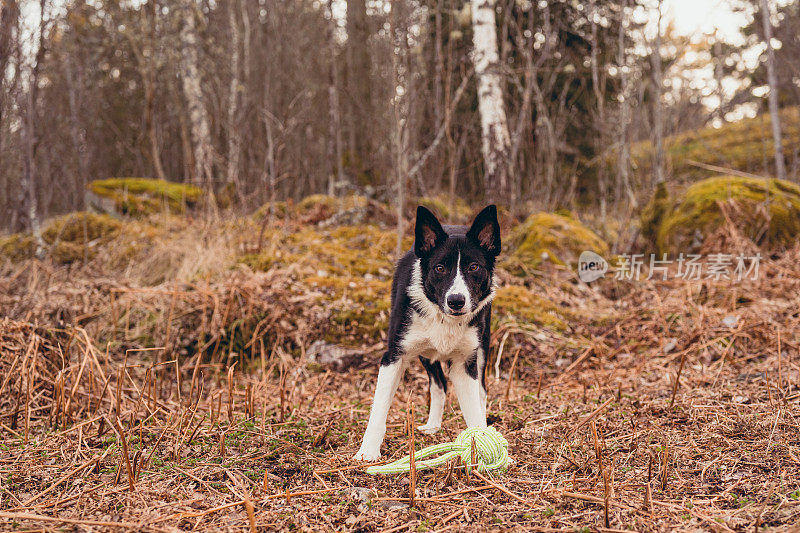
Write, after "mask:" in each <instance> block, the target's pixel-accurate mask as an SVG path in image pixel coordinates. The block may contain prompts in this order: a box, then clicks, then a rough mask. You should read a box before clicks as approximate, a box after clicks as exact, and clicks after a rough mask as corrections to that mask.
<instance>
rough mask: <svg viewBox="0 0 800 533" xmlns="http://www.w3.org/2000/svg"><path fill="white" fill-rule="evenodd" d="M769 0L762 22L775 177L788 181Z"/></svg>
mask: <svg viewBox="0 0 800 533" xmlns="http://www.w3.org/2000/svg"><path fill="white" fill-rule="evenodd" d="M771 13H772V11H771V10H770V7H769V0H761V20H762V22H763V24H764V41H765V42H766V44H767V83H769V115H770V121H771V122H772V142H773V143H774V144H775V176H776V177H777V178H778V179H781V180H785V179H786V166H785V164H784V160H783V142H782V138H781V117H780V115H779V112H778V77H777V75H776V73H775V50H773V48H772V22H771V21H770V14H771Z"/></svg>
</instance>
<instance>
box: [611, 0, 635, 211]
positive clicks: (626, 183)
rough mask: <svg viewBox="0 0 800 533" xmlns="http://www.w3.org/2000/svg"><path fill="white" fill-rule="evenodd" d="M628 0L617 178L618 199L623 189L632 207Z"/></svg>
mask: <svg viewBox="0 0 800 533" xmlns="http://www.w3.org/2000/svg"><path fill="white" fill-rule="evenodd" d="M626 7H627V2H624V3H623V4H622V5H620V8H619V17H620V20H619V31H618V33H617V68H618V69H619V79H620V93H619V96H620V101H619V139H618V144H619V150H618V151H617V152H618V153H617V179H616V193H615V198H616V201H617V202H619V201H620V200H621V198H622V189H624V190H625V193H626V194H627V196H628V202H629V203H630V205H631V206H632V207H634V208H635V207H637V204H638V202H637V201H636V195H635V194H634V192H633V189H632V188H631V151H630V138H629V134H630V123H631V105H630V99H631V98H632V95H631V90H630V66H629V65H628V55H627V53H626V49H625V30H626V22H627V18H626V14H625V10H626Z"/></svg>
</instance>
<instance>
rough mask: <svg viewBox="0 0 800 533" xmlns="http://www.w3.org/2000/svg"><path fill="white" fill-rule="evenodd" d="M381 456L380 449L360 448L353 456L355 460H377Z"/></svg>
mask: <svg viewBox="0 0 800 533" xmlns="http://www.w3.org/2000/svg"><path fill="white" fill-rule="evenodd" d="M380 458H381V451H380V449H377V450H376V449H370V448H364V447H363V446H362V447H361V448H359V450H358V453H356V454H355V455H354V456H353V460H354V461H377V460H378V459H380Z"/></svg>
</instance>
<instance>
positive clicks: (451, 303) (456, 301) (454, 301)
mask: <svg viewBox="0 0 800 533" xmlns="http://www.w3.org/2000/svg"><path fill="white" fill-rule="evenodd" d="M465 303H467V299H466V298H465V297H464V295H463V294H451V295H450V296H448V297H447V305H448V307H450V309H454V310H456V311H458V310H460V309H461V308H462V307H464V304H465Z"/></svg>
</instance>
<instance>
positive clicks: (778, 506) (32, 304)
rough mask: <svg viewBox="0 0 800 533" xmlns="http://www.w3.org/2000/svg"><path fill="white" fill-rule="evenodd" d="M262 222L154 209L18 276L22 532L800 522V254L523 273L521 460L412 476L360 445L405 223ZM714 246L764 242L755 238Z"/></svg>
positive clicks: (517, 310) (3, 460)
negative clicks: (381, 469)
mask: <svg viewBox="0 0 800 533" xmlns="http://www.w3.org/2000/svg"><path fill="white" fill-rule="evenodd" d="M128 228H132V229H128ZM260 229H261V227H260V221H258V220H242V219H231V220H223V221H216V222H215V223H213V224H211V223H207V222H205V221H203V220H195V221H190V220H184V219H177V218H173V217H161V218H158V217H156V218H154V219H149V220H146V221H136V222H126V223H125V224H124V225H123V228H122V229H121V230H120V233H119V234H117V235H116V236H115V238H114V239H112V240H110V241H108V242H106V243H104V245H103V246H102V248H101V249H98V250H95V253H93V254H91V256H87V257H86V258H85V259H86V260H85V261H83V262H76V263H73V264H71V265H59V264H57V263H56V262H54V261H53V260H52V259H51V258H48V259H45V260H43V261H39V260H25V261H23V262H17V263H13V264H12V263H7V264H6V265H5V266H3V267H2V276H0V308H1V309H2V310H3V314H4V315H6V317H7V318H3V319H0V320H1V321H0V435H1V436H2V440H1V441H0V448H1V449H2V451H0V509H2V510H1V511H0V529H4V530H12V529H16V530H28V529H35V528H45V529H50V528H67V529H75V530H81V531H83V530H94V531H99V530H118V529H129V530H153V531H162V530H164V531H166V530H170V531H172V530H176V529H178V530H192V529H195V530H209V529H212V530H243V529H244V530H248V529H300V530H319V529H325V530H337V531H339V530H359V531H372V530H391V531H441V530H448V529H450V530H454V531H457V530H463V529H470V530H496V529H519V530H545V531H576V530H577V531H580V530H647V531H665V530H676V529H677V530H715V531H729V530H753V529H754V528H757V529H781V528H787V529H788V528H789V527H790V526H791V525H792V524H794V523H796V522H798V520H800V501H799V500H800V464H798V462H799V461H800V437H799V436H798V435H800V426H799V425H798V415H800V412H798V401H800V367H799V366H798V364H799V363H800V359H799V358H800V353H799V352H800V346H798V338H799V337H798V333H799V332H800V318H799V315H798V310H799V309H800V275H798V269H797V262H798V261H799V260H800V251H798V250H793V251H789V252H786V253H784V254H783V255H781V256H780V257H777V256H776V257H770V258H765V259H764V260H763V261H762V264H761V273H760V274H761V275H760V278H759V279H758V280H755V281H744V282H742V283H735V282H713V281H710V280H704V281H696V282H686V281H663V282H662V281H659V282H650V281H640V282H623V281H616V280H613V279H606V280H602V281H600V282H599V283H598V284H596V285H595V284H593V285H592V286H591V287H587V286H585V285H583V284H580V283H578V282H577V281H576V279H575V275H574V273H572V272H571V271H570V270H569V269H568V268H565V267H562V266H559V265H557V264H554V263H550V264H546V265H540V266H539V268H538V269H537V270H535V271H530V272H528V273H527V275H526V277H519V276H514V275H512V274H510V273H508V272H505V271H501V273H500V275H501V278H502V280H503V290H502V291H501V297H499V298H498V305H497V306H496V307H497V309H496V312H495V328H494V332H493V336H494V337H493V338H494V340H493V349H492V353H491V355H490V368H489V370H488V372H487V373H488V376H487V383H488V385H489V408H488V411H489V414H490V419H491V421H492V423H493V424H494V425H495V427H497V428H498V429H499V430H500V432H501V433H502V434H503V435H504V436H505V437H506V438H507V439H508V440H509V442H510V451H511V455H512V457H513V458H514V461H515V462H514V464H513V465H512V466H511V468H510V470H509V471H508V472H507V473H505V474H502V475H498V476H496V477H494V478H491V479H490V478H486V479H483V478H479V477H477V476H474V475H473V476H472V477H466V476H465V475H463V474H462V473H461V472H460V469H459V468H458V466H457V465H452V466H451V467H443V468H439V469H437V470H434V471H420V472H418V473H417V474H416V478H415V479H414V483H413V485H412V483H411V480H410V479H409V476H408V475H405V476H403V475H399V476H378V477H374V476H370V475H368V474H366V473H364V467H363V465H361V464H356V463H354V462H352V461H351V459H350V458H351V456H352V455H353V453H354V452H355V450H356V448H357V446H358V443H359V438H360V436H361V432H362V431H363V429H364V426H365V424H366V418H367V414H368V409H369V404H370V401H371V395H372V392H373V386H374V379H375V376H376V374H377V367H376V365H375V361H376V360H377V357H378V355H379V353H380V351H381V350H382V346H383V334H384V333H383V330H384V328H385V321H386V319H387V315H386V313H387V310H386V305H387V304H388V286H389V282H390V278H391V260H392V253H393V252H392V250H393V249H394V245H395V241H394V236H393V233H392V231H391V230H390V229H385V228H380V227H377V226H344V227H342V226H337V227H332V228H325V227H324V224H321V225H316V226H310V225H305V224H304V225H299V224H297V223H295V222H292V221H291V220H289V219H282V218H280V217H278V218H276V219H275V220H274V222H273V224H272V225H270V226H269V227H268V228H267V229H266V230H265V231H264V232H263V233H262V234H261V236H260V237H259V232H260ZM364 236H366V237H364ZM713 238H714V239H722V238H724V239H727V241H725V242H726V243H727V245H728V246H729V247H731V249H737V247H738V248H741V249H751V248H748V247H750V246H751V243H747V242H745V241H743V240H742V237H741V236H739V235H736V234H735V232H730V231H729V232H727V233H724V234H723V233H719V234H717V235H715V236H713ZM259 243H260V244H259ZM259 248H260V249H259ZM322 253H327V254H328V255H320V254H322ZM121 258H125V260H124V261H123V260H122V259H121ZM319 340H325V341H326V342H335V343H337V344H341V345H345V346H346V347H347V348H348V349H349V350H350V351H348V354H349V357H350V359H349V360H348V361H349V362H348V364H347V365H343V366H344V368H343V369H342V371H338V370H337V368H335V367H331V366H326V365H325V364H324V363H323V362H320V360H316V361H315V362H311V361H310V360H309V357H308V355H307V353H306V351H307V349H308V348H309V347H310V346H311V344H313V343H314V342H315V341H319ZM498 360H499V363H498ZM495 368H499V376H498V375H496V371H495ZM426 388H427V378H426V376H425V374H424V372H423V371H422V368H421V367H418V368H417V367H415V368H413V369H412V371H411V373H410V374H409V375H408V376H407V377H406V380H405V381H404V384H403V385H402V386H401V389H400V392H399V393H398V395H397V397H396V399H395V404H394V406H393V409H392V410H391V413H390V420H389V422H390V424H389V429H388V432H387V439H386V443H385V445H384V453H385V455H386V456H387V458H398V457H400V456H402V455H405V454H406V453H407V449H408V440H409V431H408V423H407V420H408V416H409V412H408V411H409V400H410V401H411V402H413V405H414V406H415V408H414V410H415V420H414V425H417V424H421V423H422V421H423V420H424V415H425V414H426V408H425V407H424V406H425V405H426ZM461 429H463V420H462V419H461V415H460V412H459V410H458V408H457V404H456V402H455V400H454V398H452V395H450V396H449V397H448V408H447V412H446V416H445V422H444V429H443V431H442V432H441V433H439V434H438V435H435V436H427V435H421V434H415V435H414V440H415V442H416V443H417V446H421V445H429V444H434V443H438V442H443V441H445V440H452V439H453V438H454V437H455V436H456V435H457V434H458V432H459V431H460V430H461ZM410 486H415V487H416V490H415V492H414V493H413V494H411V493H410V489H409V487H410ZM410 498H413V502H410V501H409V499H410ZM410 504H411V505H410Z"/></svg>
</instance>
